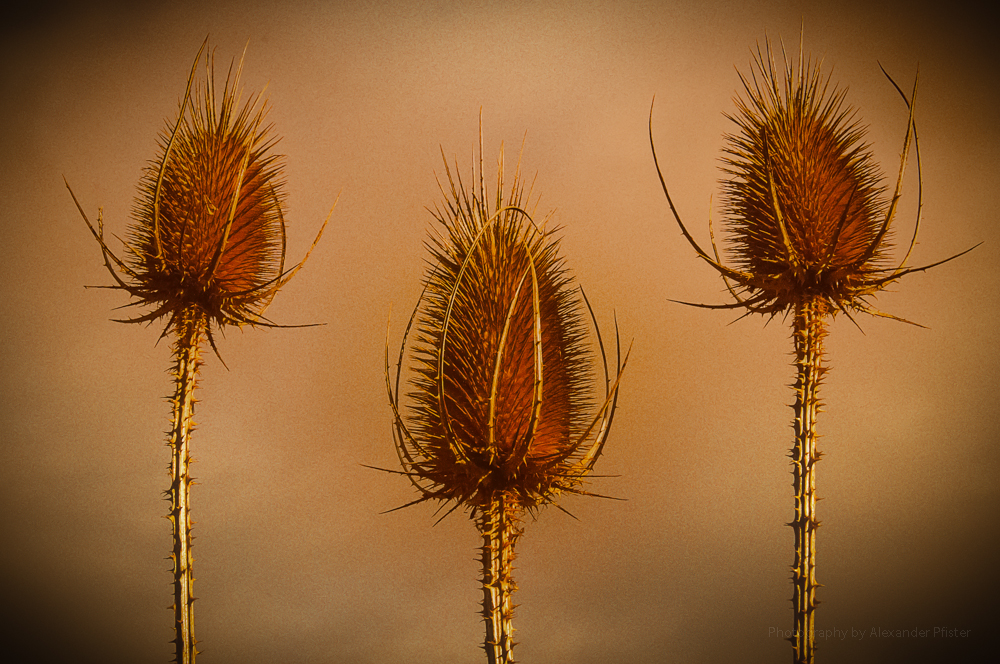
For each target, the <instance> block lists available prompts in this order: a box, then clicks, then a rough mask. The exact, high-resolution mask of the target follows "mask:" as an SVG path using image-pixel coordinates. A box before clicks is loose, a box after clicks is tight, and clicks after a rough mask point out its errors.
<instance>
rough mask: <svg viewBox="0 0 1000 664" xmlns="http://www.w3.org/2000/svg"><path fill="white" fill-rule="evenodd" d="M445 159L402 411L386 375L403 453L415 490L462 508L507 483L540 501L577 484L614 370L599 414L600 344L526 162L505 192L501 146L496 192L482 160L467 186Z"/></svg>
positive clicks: (606, 408)
mask: <svg viewBox="0 0 1000 664" xmlns="http://www.w3.org/2000/svg"><path fill="white" fill-rule="evenodd" d="M445 168H446V172H447V176H448V183H449V185H450V188H449V191H447V192H446V191H445V188H444V187H442V191H443V192H444V193H445V195H446V197H447V198H448V199H449V200H448V201H447V203H446V205H445V207H444V208H437V209H436V211H435V217H436V219H437V221H438V222H439V224H440V233H439V234H437V235H435V236H432V238H431V240H430V241H429V243H428V248H429V249H430V252H431V256H432V261H431V262H432V265H431V267H430V268H429V270H428V273H427V276H426V278H425V285H424V293H423V295H422V297H421V300H420V303H419V304H418V306H417V309H416V310H415V311H414V318H413V319H411V324H414V325H415V327H416V333H415V338H414V341H413V343H412V345H411V347H410V350H411V357H412V362H413V363H412V367H411V368H412V371H413V372H414V377H413V379H412V380H411V385H412V388H413V389H412V391H411V392H410V394H409V395H408V396H409V397H410V400H411V402H410V404H409V406H408V408H407V409H405V415H404V414H401V410H402V409H401V408H400V406H399V404H398V402H397V401H396V398H397V397H398V394H399V386H398V385H399V375H398V374H397V379H396V380H397V386H396V393H395V395H394V394H393V390H392V388H391V386H389V397H390V403H391V404H392V406H393V409H394V411H395V413H396V443H397V449H398V451H399V456H400V460H401V461H402V462H403V466H404V469H405V470H406V474H407V475H409V477H410V479H411V480H412V481H413V483H414V484H415V485H416V486H417V487H418V488H419V489H420V490H421V492H422V494H423V497H422V498H421V499H420V500H427V499H431V498H433V499H438V500H442V501H446V502H447V501H455V506H456V507H458V506H460V505H461V506H465V507H467V508H472V509H473V510H476V509H482V508H484V507H485V506H487V505H489V504H490V503H491V501H493V500H495V499H496V498H497V497H500V496H503V497H504V498H505V499H508V500H512V501H514V502H515V503H516V504H519V505H520V506H521V507H523V508H527V509H532V508H534V507H537V506H539V505H541V504H545V503H548V502H550V501H551V500H552V499H553V497H554V496H555V495H557V494H558V493H561V492H563V491H571V492H577V493H583V492H582V491H579V490H578V489H577V488H576V487H577V486H578V485H579V483H580V479H581V478H582V477H583V476H584V475H585V474H586V473H587V472H589V471H590V469H591V468H592V467H593V464H594V462H595V461H596V459H597V457H598V456H599V454H600V451H601V448H602V446H603V443H604V440H605V437H606V436H607V432H608V429H609V427H610V424H611V416H612V414H613V410H614V405H615V399H616V398H617V380H616V381H615V382H614V385H613V386H612V385H611V383H610V381H607V380H606V386H607V388H608V390H607V392H606V395H605V396H606V398H605V399H604V403H603V405H602V406H601V407H600V408H599V412H598V415H597V417H596V418H593V419H591V416H590V415H589V411H592V410H593V408H592V406H593V403H594V400H593V398H592V393H591V389H590V381H591V379H592V373H593V356H592V353H591V352H589V351H588V347H587V344H586V330H585V327H584V318H583V301H581V299H580V294H579V292H578V291H577V290H575V289H574V288H573V285H572V279H571V277H570V276H569V274H568V273H567V272H566V269H565V267H564V263H563V259H562V258H561V257H560V256H559V253H558V249H559V242H558V240H557V239H556V237H555V235H554V234H553V231H552V230H549V229H547V228H545V227H544V226H542V227H539V226H536V225H535V223H534V222H533V221H532V219H531V217H530V215H529V214H528V212H527V211H526V210H525V207H524V205H525V204H526V203H527V202H528V199H529V198H530V192H529V193H528V194H527V195H525V192H524V189H523V185H522V183H521V181H520V179H519V175H518V173H516V172H515V175H514V182H513V184H512V185H511V187H510V190H509V194H508V195H507V197H506V199H505V198H504V191H503V190H504V182H503V153H502V149H501V156H500V164H499V175H498V178H497V190H496V192H495V195H494V196H493V197H491V196H490V194H488V193H487V191H486V188H485V186H484V185H483V182H482V173H481V171H482V164H481V163H480V179H479V187H478V190H473V191H471V192H470V191H468V190H467V189H466V188H465V186H464V184H463V183H462V181H461V179H460V178H457V182H456V178H453V177H452V173H451V171H450V169H448V165H447V162H445ZM473 177H475V173H473ZM414 321H415V322H414ZM405 344H406V341H405V339H404V347H405ZM400 352H401V359H402V353H403V351H402V350H401V351H400ZM602 353H603V348H602ZM387 360H388V358H387ZM626 360H627V358H626ZM623 366H624V364H622V363H619V367H618V369H619V376H620V372H621V369H622V368H623ZM606 378H607V376H606ZM387 380H388V364H387ZM420 500H418V501H415V502H420Z"/></svg>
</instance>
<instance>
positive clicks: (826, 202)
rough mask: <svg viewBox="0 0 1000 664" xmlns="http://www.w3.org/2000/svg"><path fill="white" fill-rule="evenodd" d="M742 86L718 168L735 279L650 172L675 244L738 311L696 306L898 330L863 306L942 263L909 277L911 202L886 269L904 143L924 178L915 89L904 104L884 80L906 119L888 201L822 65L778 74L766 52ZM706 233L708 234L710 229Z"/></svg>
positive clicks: (859, 129)
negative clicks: (846, 320) (673, 223)
mask: <svg viewBox="0 0 1000 664" xmlns="http://www.w3.org/2000/svg"><path fill="white" fill-rule="evenodd" d="M782 56H783V58H784V51H782ZM883 71H884V70H883ZM886 76H887V77H888V74H886ZM740 80H741V81H742V83H743V87H744V90H745V91H746V95H747V100H746V101H745V100H743V99H741V98H737V99H736V100H735V101H736V105H737V109H738V113H737V114H736V115H735V116H727V117H729V118H730V119H732V120H733V122H735V123H736V125H737V127H738V129H739V131H738V132H737V133H735V134H731V135H728V136H727V137H726V139H727V145H726V148H725V155H726V156H725V157H724V159H723V162H724V166H723V170H724V172H725V173H726V174H727V175H728V176H729V177H728V179H726V180H725V181H724V182H723V199H722V203H723V210H724V215H725V224H726V226H727V228H728V230H729V231H730V233H729V236H728V238H727V242H728V244H729V248H730V250H731V252H732V254H733V256H734V259H735V266H734V267H726V266H724V265H723V264H722V262H721V259H720V257H719V251H718V249H717V247H716V246H715V239H714V234H713V235H712V249H713V254H714V257H713V256H709V255H708V254H707V253H706V252H704V251H703V250H702V249H701V247H699V246H698V244H697V243H696V242H695V241H694V239H693V238H692V237H691V235H690V234H689V233H688V231H687V228H685V226H684V224H683V223H682V222H681V220H680V216H679V215H678V214H677V211H676V209H675V208H674V205H673V201H672V200H671V199H670V194H669V193H668V192H667V187H666V184H665V183H664V181H663V175H662V173H660V170H659V163H658V162H657V165H656V168H657V172H658V173H660V183H661V185H662V186H663V191H664V193H665V194H666V196H667V200H668V202H669V204H670V208H671V211H672V212H673V213H674V216H675V218H676V219H677V223H678V224H679V225H680V227H681V231H682V233H683V234H684V236H685V237H686V238H687V240H688V241H689V242H690V243H691V245H692V246H693V247H694V248H695V250H696V251H697V252H698V255H699V256H700V257H701V258H702V259H704V260H705V261H706V262H708V263H709V264H710V265H711V266H712V267H714V268H715V269H716V270H717V271H718V272H719V273H720V274H721V275H722V277H723V279H724V280H726V285H727V287H728V288H729V291H730V293H731V294H732V295H733V296H734V298H735V299H736V302H734V303H731V304H724V305H697V306H706V307H709V308H740V307H742V308H746V309H747V310H748V312H753V313H761V314H767V315H774V314H777V313H782V312H786V311H789V310H790V309H793V308H794V307H795V305H796V304H797V303H801V302H805V301H816V300H821V301H823V302H824V303H825V304H824V306H825V308H826V309H827V310H828V311H831V312H837V311H840V312H843V313H845V314H847V315H848V316H850V314H851V313H852V312H855V311H861V312H865V313H870V314H874V315H877V316H885V317H888V318H896V317H895V316H891V315H889V314H885V313H882V312H880V311H877V310H876V309H874V308H872V306H871V303H870V302H869V298H870V296H873V295H874V294H876V293H877V292H878V291H879V290H881V289H883V288H885V286H887V285H888V284H889V283H891V282H893V281H896V280H897V279H899V278H901V277H903V276H904V275H906V274H909V273H911V272H916V271H922V270H926V269H928V268H930V267H934V265H939V264H940V263H942V262H945V261H940V262H938V263H934V264H933V265H927V266H923V267H916V268H906V267H905V265H906V261H907V260H908V259H909V256H910V252H911V251H912V250H913V247H914V245H915V244H916V237H917V231H918V230H919V226H920V207H921V201H920V193H918V206H917V209H918V212H917V220H916V224H915V226H914V231H913V237H912V239H911V241H910V246H909V249H908V251H907V253H906V256H904V258H903V260H902V261H901V262H900V264H899V265H898V266H896V267H891V266H889V265H887V261H888V259H889V255H890V253H891V250H892V243H891V235H892V223H893V221H894V218H895V214H896V208H897V203H898V201H899V198H900V195H901V191H902V181H903V174H904V171H905V167H906V163H907V158H908V156H909V150H910V145H911V143H912V145H913V147H914V150H915V152H916V155H917V170H918V173H919V170H920V149H919V144H918V141H917V133H916V125H915V123H914V121H913V101H914V99H915V96H916V83H914V88H913V93H912V94H911V95H910V97H909V98H907V96H906V95H905V94H904V93H903V92H902V90H900V88H899V87H898V86H896V84H895V82H893V81H892V79H891V78H890V79H889V80H890V82H892V84H893V86H894V87H895V88H896V90H897V91H898V92H899V94H900V95H901V96H902V97H903V100H904V102H905V103H906V105H907V108H908V109H909V111H910V117H909V119H908V120H907V130H906V137H905V139H904V143H903V151H902V157H901V161H900V167H899V176H898V178H897V181H896V185H895V188H894V190H893V192H892V196H891V197H887V196H886V189H885V188H884V187H883V186H882V184H881V183H882V180H883V177H882V175H881V173H880V171H879V168H878V165H877V164H876V163H875V160H874V158H873V156H872V153H871V151H870V149H869V146H868V145H867V144H865V143H864V142H863V139H864V134H865V128H864V127H863V126H862V125H861V124H860V123H859V122H858V121H857V119H856V117H855V111H854V110H853V109H852V108H850V107H849V106H847V105H846V104H845V103H844V96H845V91H844V90H838V89H837V88H836V86H831V84H830V79H829V76H826V77H824V76H823V75H822V74H821V72H820V66H819V63H817V62H814V61H812V60H811V59H809V60H806V61H803V56H802V53H801V50H800V55H799V62H798V66H797V67H793V66H791V65H790V64H789V63H788V62H787V59H785V61H784V66H783V67H782V69H781V72H780V73H779V72H778V70H777V68H776V66H775V63H774V58H773V54H772V53H771V48H770V44H768V45H767V46H766V50H765V51H764V52H763V53H762V52H761V50H760V48H758V50H757V52H756V54H755V57H754V60H753V62H752V64H751V73H750V76H749V77H746V76H744V75H743V74H740ZM650 117H652V116H650ZM911 139H912V140H911ZM650 143H651V144H652V127H651V128H650ZM653 158H654V160H656V151H655V147H654V149H653ZM709 224H710V229H711V220H710V221H709ZM963 253H964V252H963ZM958 255H961V254H958ZM952 258H957V256H953V257H952ZM947 260H951V258H949V259H947ZM731 282H732V283H731ZM899 320H901V319H899Z"/></svg>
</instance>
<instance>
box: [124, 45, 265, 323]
mask: <svg viewBox="0 0 1000 664" xmlns="http://www.w3.org/2000/svg"><path fill="white" fill-rule="evenodd" d="M241 67H242V65H240V67H237V69H236V71H235V73H234V72H233V70H232V67H231V68H230V72H229V75H227V77H226V82H225V85H224V87H223V90H222V94H221V100H217V98H216V88H215V83H214V71H213V70H214V66H213V62H212V58H211V57H210V58H209V59H208V62H207V72H206V73H207V76H206V79H205V81H204V83H203V85H202V86H201V87H196V88H195V90H194V91H192V92H189V95H188V96H189V97H190V99H188V98H187V97H186V98H185V100H184V102H182V106H181V113H180V117H179V119H178V120H177V121H176V124H174V125H172V126H169V127H168V128H167V130H166V131H165V132H164V133H163V134H161V135H160V148H159V152H160V154H159V156H158V157H157V159H156V160H155V161H153V162H151V163H150V165H149V166H148V167H147V168H146V170H145V173H144V175H143V178H142V181H141V183H140V184H139V195H138V197H137V199H136V201H135V204H134V206H133V210H132V217H133V221H134V223H133V225H132V226H131V227H130V229H129V238H130V244H129V253H128V256H127V259H126V260H127V263H128V265H129V268H130V271H131V273H132V274H134V276H135V283H134V284H132V286H133V288H135V289H136V290H137V291H139V296H140V297H141V298H142V299H143V300H144V301H145V302H146V303H149V304H153V305H154V306H157V307H158V308H157V310H156V311H154V312H153V313H152V314H149V315H148V316H146V317H144V318H147V319H148V318H149V317H151V316H157V315H166V314H168V313H172V312H175V311H178V310H181V309H183V308H185V307H189V306H197V307H198V308H200V309H201V310H202V311H203V312H204V313H205V314H206V315H207V317H208V318H209V319H210V320H211V321H212V322H214V323H215V324H216V325H218V326H223V325H227V324H234V325H241V324H245V323H250V324H253V323H256V322H259V321H260V315H261V314H262V312H263V310H264V308H265V307H266V306H267V304H268V303H269V301H270V298H271V296H272V295H273V294H274V291H275V290H276V288H275V287H276V285H277V284H278V282H279V280H280V277H281V274H282V271H283V267H284V266H283V262H284V248H285V247H284V241H285V237H284V221H283V218H282V211H281V206H282V202H283V196H284V194H283V191H282V189H283V186H284V182H283V180H282V167H283V161H282V160H283V158H282V157H281V156H280V155H275V154H273V153H272V152H271V149H272V148H273V146H274V143H275V141H276V139H274V138H272V137H271V127H270V126H267V125H264V124H263V122H264V118H265V115H266V110H267V107H266V102H260V98H259V97H257V98H256V99H253V100H251V101H248V102H246V103H245V104H244V105H243V106H242V107H239V102H238V99H237V95H238V86H239V78H240V68H241Z"/></svg>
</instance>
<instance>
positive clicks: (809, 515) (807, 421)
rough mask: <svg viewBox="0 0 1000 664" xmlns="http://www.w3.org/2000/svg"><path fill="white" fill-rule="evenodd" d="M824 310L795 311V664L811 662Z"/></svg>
mask: <svg viewBox="0 0 1000 664" xmlns="http://www.w3.org/2000/svg"><path fill="white" fill-rule="evenodd" d="M826 313H827V304H826V302H825V301H824V300H822V299H819V298H814V299H811V300H806V301H803V302H800V303H798V304H797V305H796V306H795V320H794V322H793V333H792V334H793V337H794V339H795V367H796V370H797V374H798V375H797V377H796V380H795V404H794V405H793V406H792V408H793V409H794V411H795V423H794V424H793V428H794V429H795V446H794V447H793V448H792V450H791V453H790V454H789V456H790V457H791V459H792V476H793V478H794V479H793V482H792V486H793V487H794V489H795V520H794V521H793V522H792V523H790V524H789V525H790V526H791V527H792V529H793V530H794V532H795V564H794V566H793V568H792V583H793V585H794V593H793V596H792V605H793V607H794V612H795V619H794V623H795V624H794V631H793V632H792V637H791V638H790V639H789V640H790V641H791V642H792V655H793V660H794V662H795V664H813V662H815V657H816V655H815V649H816V644H815V630H816V605H817V603H818V602H817V601H816V588H817V587H819V585H820V584H818V583H816V529H817V528H819V521H818V520H817V519H816V462H817V461H819V458H820V456H821V454H820V453H819V452H817V451H816V439H817V438H818V435H817V434H816V415H817V413H818V412H819V411H820V409H821V406H822V405H823V404H822V403H821V402H820V400H819V386H820V383H822V381H823V374H824V373H825V372H826V369H825V368H824V367H823V366H822V361H823V337H825V336H826V320H825V318H826Z"/></svg>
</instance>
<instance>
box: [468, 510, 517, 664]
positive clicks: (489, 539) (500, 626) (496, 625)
mask: <svg viewBox="0 0 1000 664" xmlns="http://www.w3.org/2000/svg"><path fill="white" fill-rule="evenodd" d="M476 525H477V526H478V527H479V532H480V533H482V536H483V546H482V549H481V551H482V556H481V557H480V560H481V561H482V564H483V622H485V623H486V641H485V644H484V645H483V649H484V650H485V651H486V661H487V662H488V663H489V664H513V662H514V640H513V636H514V627H513V625H512V622H511V621H512V619H513V617H514V604H513V603H512V602H511V595H512V594H513V593H514V591H515V590H517V585H516V584H515V583H514V580H513V578H512V576H511V573H512V572H513V562H514V544H515V543H516V542H517V538H518V537H520V535H521V528H520V508H519V507H518V506H517V505H515V504H514V503H513V502H512V501H511V500H510V498H509V497H507V496H504V495H503V494H500V495H499V496H498V497H496V498H494V499H493V500H492V501H491V502H490V504H489V506H488V507H486V508H484V509H481V510H480V511H479V515H478V517H477V519H476Z"/></svg>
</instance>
